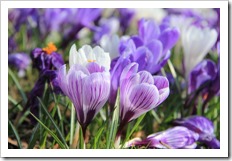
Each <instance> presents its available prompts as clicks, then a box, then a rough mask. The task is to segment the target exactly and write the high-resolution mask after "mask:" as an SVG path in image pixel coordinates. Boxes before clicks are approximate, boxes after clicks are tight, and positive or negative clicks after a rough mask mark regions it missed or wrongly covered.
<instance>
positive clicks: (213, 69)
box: [188, 59, 220, 101]
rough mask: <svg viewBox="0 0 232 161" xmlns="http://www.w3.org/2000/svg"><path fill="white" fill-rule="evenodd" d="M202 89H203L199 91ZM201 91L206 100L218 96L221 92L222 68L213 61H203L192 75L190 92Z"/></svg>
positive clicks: (190, 77)
mask: <svg viewBox="0 0 232 161" xmlns="http://www.w3.org/2000/svg"><path fill="white" fill-rule="evenodd" d="M199 88H201V89H199ZM196 90H201V93H202V95H203V98H204V99H205V100H207V101H208V100H209V99H211V98H212V97H213V96H215V95H218V93H219V90H220V66H219V64H218V66H217V65H216V64H215V63H214V62H213V61H211V60H208V59H206V60H203V61H202V62H201V63H199V64H198V65H197V66H196V67H195V68H194V69H193V70H192V71H191V73H190V76H189V89H188V92H189V93H192V92H194V91H196Z"/></svg>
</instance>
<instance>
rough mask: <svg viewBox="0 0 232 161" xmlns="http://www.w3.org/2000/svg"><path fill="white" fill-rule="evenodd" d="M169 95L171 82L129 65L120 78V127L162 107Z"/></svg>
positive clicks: (136, 65) (132, 64)
mask: <svg viewBox="0 0 232 161" xmlns="http://www.w3.org/2000/svg"><path fill="white" fill-rule="evenodd" d="M168 95H169V82H168V80H167V78H165V77H163V76H154V77H153V76H152V75H151V74H150V73H149V72H147V71H140V72H138V64H137V63H131V64H129V65H127V66H126V67H125V68H124V69H123V71H122V74H121V77H120V126H119V130H118V134H117V135H118V136H120V133H121V130H122V128H123V127H124V126H125V125H126V124H127V123H128V122H130V121H132V120H134V119H136V118H138V117H139V116H140V115H142V114H144V113H146V112H148V111H150V110H151V109H154V108H155V107H157V106H158V105H160V104H161V103H162V102H163V101H164V100H165V99H166V98H167V97H168Z"/></svg>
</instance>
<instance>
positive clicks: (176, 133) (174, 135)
mask: <svg viewBox="0 0 232 161" xmlns="http://www.w3.org/2000/svg"><path fill="white" fill-rule="evenodd" d="M198 138H199V135H198V134H197V133H195V132H193V131H191V130H189V129H188V128H186V127H182V126H176V127H174V128H170V129H168V130H165V131H162V132H158V133H155V134H152V135H149V136H148V137H147V138H146V139H144V140H142V141H137V142H134V143H133V145H135V146H146V147H148V148H158V149H195V148H196V146H197V144H196V141H197V140H198Z"/></svg>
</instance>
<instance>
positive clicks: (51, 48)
mask: <svg viewBox="0 0 232 161" xmlns="http://www.w3.org/2000/svg"><path fill="white" fill-rule="evenodd" d="M56 50H57V48H56V46H55V45H54V44H53V43H52V42H50V43H48V45H47V46H46V47H45V48H43V51H45V52H46V53H47V54H51V53H52V52H54V51H56Z"/></svg>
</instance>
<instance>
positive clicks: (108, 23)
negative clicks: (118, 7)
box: [94, 17, 120, 42]
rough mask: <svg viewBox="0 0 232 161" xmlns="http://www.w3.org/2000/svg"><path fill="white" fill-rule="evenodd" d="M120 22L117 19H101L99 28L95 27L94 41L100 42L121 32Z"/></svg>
mask: <svg viewBox="0 0 232 161" xmlns="http://www.w3.org/2000/svg"><path fill="white" fill-rule="evenodd" d="M119 25H120V24H119V20H118V19H117V18H115V17H111V18H108V19H101V20H100V21H99V26H98V27H95V29H94V30H95V32H94V41H95V42H99V41H100V40H101V38H102V37H103V36H104V35H109V36H111V35H113V34H115V33H117V32H118V30H119Z"/></svg>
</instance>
